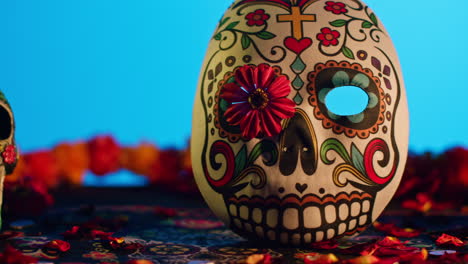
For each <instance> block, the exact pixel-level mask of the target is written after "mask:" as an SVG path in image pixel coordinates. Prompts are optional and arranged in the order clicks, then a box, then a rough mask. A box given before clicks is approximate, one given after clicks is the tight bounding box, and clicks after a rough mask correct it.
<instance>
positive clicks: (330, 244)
mask: <svg viewBox="0 0 468 264" xmlns="http://www.w3.org/2000/svg"><path fill="white" fill-rule="evenodd" d="M311 246H312V248H316V249H327V250H328V249H335V248H337V247H338V243H337V242H336V241H335V240H325V241H320V242H315V243H312V244H311Z"/></svg>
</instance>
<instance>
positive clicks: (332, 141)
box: [320, 138, 351, 165]
mask: <svg viewBox="0 0 468 264" xmlns="http://www.w3.org/2000/svg"><path fill="white" fill-rule="evenodd" d="M330 150H333V151H335V152H336V153H338V155H340V157H341V158H342V159H343V160H344V161H345V162H346V163H348V164H351V159H350V157H349V154H348V152H347V151H346V148H345V147H344V145H343V143H341V142H340V141H338V139H336V138H329V139H327V140H325V142H323V144H322V147H321V148H320V158H321V159H322V161H323V163H325V164H327V165H330V164H332V163H333V162H335V160H329V159H328V158H327V153H328V151H330Z"/></svg>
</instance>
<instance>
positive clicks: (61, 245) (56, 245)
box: [43, 239, 70, 252]
mask: <svg viewBox="0 0 468 264" xmlns="http://www.w3.org/2000/svg"><path fill="white" fill-rule="evenodd" d="M43 247H44V248H50V249H57V250H59V251H60V252H67V251H68V250H70V243H68V242H66V241H63V240H58V239H56V240H52V241H50V242H48V243H47V244H45V245H44V246H43Z"/></svg>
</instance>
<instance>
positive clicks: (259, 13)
mask: <svg viewBox="0 0 468 264" xmlns="http://www.w3.org/2000/svg"><path fill="white" fill-rule="evenodd" d="M254 13H255V14H256V15H263V14H265V10H263V9H257V10H255V11H254Z"/></svg>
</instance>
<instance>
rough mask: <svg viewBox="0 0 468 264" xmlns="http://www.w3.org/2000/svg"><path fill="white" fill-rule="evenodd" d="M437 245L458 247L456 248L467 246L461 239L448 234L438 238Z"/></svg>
mask: <svg viewBox="0 0 468 264" xmlns="http://www.w3.org/2000/svg"><path fill="white" fill-rule="evenodd" d="M436 244H437V245H438V246H456V247H462V246H464V245H465V243H463V241H461V240H460V239H459V238H457V237H454V236H450V235H447V234H442V235H440V236H439V238H437V240H436Z"/></svg>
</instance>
